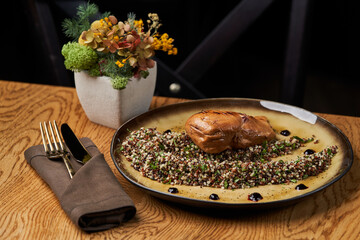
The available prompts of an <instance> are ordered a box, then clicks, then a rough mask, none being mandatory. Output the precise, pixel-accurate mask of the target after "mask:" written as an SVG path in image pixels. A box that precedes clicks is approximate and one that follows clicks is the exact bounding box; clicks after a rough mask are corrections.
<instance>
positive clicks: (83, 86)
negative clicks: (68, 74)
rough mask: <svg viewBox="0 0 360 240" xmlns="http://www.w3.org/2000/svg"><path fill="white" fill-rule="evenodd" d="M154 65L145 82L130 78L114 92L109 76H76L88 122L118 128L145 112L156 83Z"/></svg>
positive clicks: (80, 74) (81, 74) (82, 73)
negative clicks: (120, 88)
mask: <svg viewBox="0 0 360 240" xmlns="http://www.w3.org/2000/svg"><path fill="white" fill-rule="evenodd" d="M156 70H157V68H156V65H155V66H154V67H153V68H151V69H149V73H150V74H149V76H148V77H147V78H146V79H143V78H142V79H140V80H138V79H135V78H131V79H130V81H129V83H128V84H127V85H126V88H125V89H122V90H116V89H114V88H113V87H112V86H111V82H110V78H109V77H91V76H89V75H88V74H87V72H85V71H82V72H76V73H75V86H76V92H77V94H78V97H79V100H80V103H81V106H82V107H83V109H84V111H85V113H86V116H87V117H88V118H89V120H90V121H92V122H95V123H98V124H101V125H104V126H106V127H110V128H114V129H117V128H119V127H120V126H121V124H123V123H124V122H126V121H127V120H129V119H130V118H132V117H135V116H137V115H139V114H141V113H144V112H146V111H148V109H149V107H150V103H151V100H152V97H153V95H154V90H155V84H156Z"/></svg>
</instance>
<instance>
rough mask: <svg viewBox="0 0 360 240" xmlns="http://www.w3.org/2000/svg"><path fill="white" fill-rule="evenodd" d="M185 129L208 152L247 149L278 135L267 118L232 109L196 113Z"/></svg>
mask: <svg viewBox="0 0 360 240" xmlns="http://www.w3.org/2000/svg"><path fill="white" fill-rule="evenodd" d="M185 130H186V132H187V134H188V135H189V136H190V138H191V139H192V140H193V142H194V143H195V144H196V145H197V146H198V147H199V148H201V149H202V150H203V151H205V152H207V153H219V152H222V151H224V150H226V149H238V148H246V147H249V146H252V145H256V144H261V143H263V142H264V141H266V140H271V139H274V138H275V132H274V130H273V129H272V128H271V126H270V124H269V122H268V120H267V118H266V117H264V116H255V117H253V116H249V115H246V114H242V113H237V112H230V111H216V110H207V111H202V112H199V113H196V114H194V115H192V116H191V117H190V118H189V119H188V120H187V121H186V124H185Z"/></svg>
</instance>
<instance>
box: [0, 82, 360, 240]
mask: <svg viewBox="0 0 360 240" xmlns="http://www.w3.org/2000/svg"><path fill="white" fill-rule="evenodd" d="M182 101H186V100H184V99H170V98H164V97H154V99H153V102H152V104H151V108H156V107H159V106H162V105H166V104H171V103H175V102H182ZM319 115H320V116H322V117H324V118H326V119H327V120H329V121H330V122H332V123H334V124H335V125H336V126H337V127H339V128H340V129H341V130H342V131H343V132H344V133H345V134H346V135H347V136H348V138H349V140H350V142H351V144H352V147H353V150H354V164H353V166H352V168H351V170H350V172H349V173H348V174H346V175H345V177H343V178H342V179H341V180H340V181H338V182H336V183H335V184H333V185H332V186H330V187H329V188H327V189H325V190H324V191H321V192H320V193H318V194H316V195H313V196H311V197H308V198H306V199H305V200H303V201H301V202H299V203H297V204H295V205H291V206H288V207H285V208H280V209H269V210H264V211H259V212H232V213H229V212H224V213H213V212H211V211H210V212H209V211H204V210H197V209H191V208H185V207H183V206H179V205H176V204H172V203H168V202H164V201H162V200H159V199H156V198H154V197H152V196H150V195H148V194H146V193H144V192H143V191H141V190H139V189H137V188H136V187H134V186H133V185H131V184H130V183H128V182H127V181H126V180H125V179H124V178H123V177H122V176H121V175H120V173H119V172H118V171H117V170H116V168H115V166H114V164H113V162H112V159H111V157H110V143H111V139H112V136H113V134H114V133H115V130H114V129H110V128H106V127H103V126H100V125H97V124H94V123H92V122H90V121H89V120H88V119H87V117H86V115H85V114H84V112H83V110H82V108H81V106H80V104H79V101H78V98H77V95H76V91H75V89H74V88H67V87H54V86H46V85H37V84H25V83H16V82H7V81H0V239H90V238H95V239H170V238H172V239H207V240H208V239H240V238H241V239H285V238H286V239H287V238H293V239H340V238H342V239H359V238H360V227H359V225H360V171H359V160H360V118H357V117H348V116H339V115H330V114H319ZM53 119H55V120H57V122H58V123H63V122H67V123H69V125H70V126H71V127H72V128H74V131H75V132H76V133H77V135H79V136H80V137H84V136H87V137H90V138H91V139H92V140H93V141H94V142H95V144H97V146H98V147H99V149H100V151H101V152H103V153H104V154H105V159H106V161H107V162H108V164H109V165H110V167H111V168H112V170H113V172H114V173H115V175H116V176H117V178H118V180H119V181H120V182H121V184H122V186H123V187H124V189H125V191H126V192H127V193H128V194H129V196H130V197H131V198H132V199H133V200H134V203H135V205H136V208H137V214H136V216H135V217H134V218H133V219H132V220H130V221H129V222H126V223H124V224H122V225H121V226H120V227H117V228H114V229H111V230H107V231H103V232H98V233H92V234H88V233H85V232H83V231H81V230H79V229H78V228H77V227H76V226H75V225H74V224H73V223H72V222H71V221H70V219H69V218H68V217H67V216H66V215H65V213H64V211H63V210H62V209H61V207H60V205H59V202H58V200H57V199H56V198H55V196H54V194H53V193H52V192H51V190H50V188H49V187H48V186H47V185H46V184H45V183H44V182H43V181H42V180H41V179H40V177H39V176H38V175H37V173H36V172H35V171H34V170H33V169H32V168H31V167H30V166H29V165H28V164H27V163H26V161H25V159H24V151H25V150H26V149H27V148H28V147H30V146H33V145H38V144H40V143H41V136H40V131H39V122H40V121H47V120H53Z"/></svg>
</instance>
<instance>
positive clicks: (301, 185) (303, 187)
mask: <svg viewBox="0 0 360 240" xmlns="http://www.w3.org/2000/svg"><path fill="white" fill-rule="evenodd" d="M307 188H308V187H307V186H305V185H304V184H302V183H301V184H299V185H297V186H296V187H295V189H296V190H304V189H307Z"/></svg>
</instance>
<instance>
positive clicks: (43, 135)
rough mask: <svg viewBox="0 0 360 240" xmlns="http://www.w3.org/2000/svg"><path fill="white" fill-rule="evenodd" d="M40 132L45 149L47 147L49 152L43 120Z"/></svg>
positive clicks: (46, 149) (46, 150)
mask: <svg viewBox="0 0 360 240" xmlns="http://www.w3.org/2000/svg"><path fill="white" fill-rule="evenodd" d="M40 132H41V139H42V142H43V144H44V149H45V152H46V153H47V152H49V147H48V145H47V143H46V138H45V134H44V130H43V126H42V124H41V122H40Z"/></svg>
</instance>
